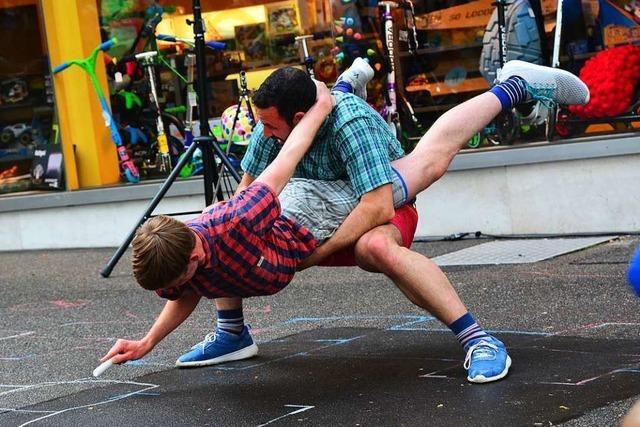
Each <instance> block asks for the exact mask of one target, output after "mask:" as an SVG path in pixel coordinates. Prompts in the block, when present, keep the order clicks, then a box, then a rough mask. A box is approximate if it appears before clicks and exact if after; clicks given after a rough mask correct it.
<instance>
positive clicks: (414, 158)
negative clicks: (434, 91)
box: [391, 92, 502, 200]
mask: <svg viewBox="0 0 640 427" xmlns="http://www.w3.org/2000/svg"><path fill="white" fill-rule="evenodd" d="M500 111H502V106H501V104H500V101H499V100H498V98H497V97H496V96H495V95H494V94H492V93H490V92H486V93H483V94H482V95H478V96H476V97H474V98H472V99H470V100H468V101H466V102H464V103H462V104H460V105H457V106H455V107H453V108H452V109H451V110H449V111H447V112H446V113H444V114H443V115H442V116H440V117H439V118H438V120H436V122H435V123H434V124H433V125H432V126H431V128H429V130H428V131H427V133H425V134H424V135H423V136H422V138H420V142H419V143H418V144H417V145H416V147H415V149H414V150H413V151H412V152H411V153H410V154H408V155H407V156H405V157H403V158H401V159H398V160H395V161H393V162H392V163H391V164H392V166H393V167H394V168H395V169H396V170H398V172H400V175H402V177H403V178H404V180H405V182H406V184H407V189H408V190H409V195H408V199H409V200H411V199H413V198H414V197H415V196H416V195H417V194H418V193H419V192H421V191H422V190H424V189H426V188H427V187H429V186H430V185H431V184H433V183H434V182H435V181H437V180H438V179H440V177H441V176H442V175H444V173H445V172H446V171H447V168H448V167H449V164H451V161H452V160H453V158H454V157H455V155H456V154H458V152H459V151H460V149H462V148H463V147H464V146H465V145H466V144H467V142H468V141H469V140H470V139H471V137H473V135H475V134H476V133H478V132H479V131H480V130H481V129H483V128H484V127H485V126H487V125H488V124H489V123H490V122H491V121H492V120H493V119H494V118H495V117H496V116H497V115H498V114H499V113H500Z"/></svg>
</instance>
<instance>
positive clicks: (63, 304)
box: [49, 299, 90, 309]
mask: <svg viewBox="0 0 640 427" xmlns="http://www.w3.org/2000/svg"><path fill="white" fill-rule="evenodd" d="M49 302H50V303H51V304H53V305H55V306H57V307H60V308H63V309H66V308H74V307H82V306H84V305H87V304H89V302H90V301H89V300H86V299H79V300H77V301H66V300H63V299H59V300H55V301H49Z"/></svg>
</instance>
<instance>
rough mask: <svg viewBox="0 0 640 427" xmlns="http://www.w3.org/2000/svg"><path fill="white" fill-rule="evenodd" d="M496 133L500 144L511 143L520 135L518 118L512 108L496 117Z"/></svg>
mask: <svg viewBox="0 0 640 427" xmlns="http://www.w3.org/2000/svg"><path fill="white" fill-rule="evenodd" d="M496 133H497V136H498V139H499V140H500V143H501V144H505V145H512V144H513V143H514V142H516V140H517V139H518V137H519V136H520V118H519V117H518V113H516V112H515V111H514V110H509V111H505V112H503V113H501V114H499V115H498V117H496Z"/></svg>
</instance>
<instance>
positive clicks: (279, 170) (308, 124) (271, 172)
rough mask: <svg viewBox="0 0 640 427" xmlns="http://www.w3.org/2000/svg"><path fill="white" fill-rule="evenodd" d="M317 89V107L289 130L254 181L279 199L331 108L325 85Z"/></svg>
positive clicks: (318, 83) (331, 98) (317, 86)
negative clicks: (279, 147)
mask: <svg viewBox="0 0 640 427" xmlns="http://www.w3.org/2000/svg"><path fill="white" fill-rule="evenodd" d="M316 88H317V91H318V97H317V99H316V103H315V104H313V106H312V107H311V108H310V109H309V111H307V112H306V113H305V114H304V116H303V117H302V119H301V120H300V122H298V124H297V125H296V126H295V127H294V128H293V129H292V130H291V133H290V134H289V136H288V137H287V140H286V141H285V143H284V145H283V146H282V148H281V149H280V152H279V153H278V155H277V156H276V158H275V159H274V160H273V162H271V164H269V166H267V168H266V169H265V170H264V171H262V173H261V174H260V175H258V177H257V178H256V179H255V180H256V181H259V182H262V183H264V184H266V185H268V186H269V187H271V189H273V191H274V192H275V193H276V194H278V195H279V194H280V193H281V192H282V189H283V188H284V187H285V185H287V183H288V182H289V179H291V177H292V176H293V173H294V172H295V170H296V167H297V166H298V163H300V160H302V157H303V156H304V155H305V154H306V153H307V151H308V150H309V148H310V147H311V144H312V143H313V140H314V138H315V136H316V133H318V130H319V129H320V126H321V125H322V123H323V122H324V119H325V118H326V117H327V115H328V114H329V113H330V112H331V109H332V108H333V97H332V96H331V95H330V94H329V89H327V87H326V86H325V84H324V83H321V82H316Z"/></svg>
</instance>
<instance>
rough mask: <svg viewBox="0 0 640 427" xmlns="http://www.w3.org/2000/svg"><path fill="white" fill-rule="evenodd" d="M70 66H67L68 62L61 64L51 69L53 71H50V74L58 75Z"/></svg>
mask: <svg viewBox="0 0 640 427" xmlns="http://www.w3.org/2000/svg"><path fill="white" fill-rule="evenodd" d="M70 66H71V64H69V63H68V62H63V63H62V64H60V65H58V66H56V67H53V69H52V70H51V72H52V73H53V74H57V73H59V72H60V71H63V70H66V69H67V68H69V67H70Z"/></svg>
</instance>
